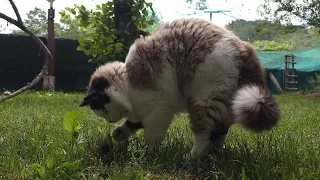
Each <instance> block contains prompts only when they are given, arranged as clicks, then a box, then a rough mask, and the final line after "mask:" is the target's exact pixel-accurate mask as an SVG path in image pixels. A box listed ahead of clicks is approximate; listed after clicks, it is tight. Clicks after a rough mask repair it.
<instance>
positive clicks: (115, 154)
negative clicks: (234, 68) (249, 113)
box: [0, 92, 320, 179]
mask: <svg viewBox="0 0 320 180" xmlns="http://www.w3.org/2000/svg"><path fill="white" fill-rule="evenodd" d="M83 96H84V95H83V94H79V93H78V94H65V93H55V94H52V95H50V94H45V93H36V92H33V93H30V92H29V93H26V94H23V95H20V96H18V97H16V98H13V99H11V100H9V101H7V102H2V103H0V179H29V178H32V179H37V178H39V179H320V131H319V130H320V123H319V122H320V121H319V120H320V100H310V99H305V98H302V97H300V96H299V95H298V94H297V93H294V94H286V95H281V96H276V98H277V100H278V102H279V103H280V105H281V108H282V120H281V122H280V123H279V125H278V126H277V127H276V128H275V129H273V130H272V131H269V132H264V133H262V134H255V133H252V132H250V131H248V130H246V129H244V128H243V127H241V126H239V125H235V126H233V127H232V128H231V130H230V132H229V133H228V136H227V139H226V145H225V147H224V148H223V149H222V150H221V151H219V152H217V153H216V154H213V155H209V156H207V157H204V158H201V159H185V158H184V154H186V153H188V152H189V151H190V149H191V146H192V139H193V136H192V133H191V131H190V127H189V122H188V116H187V115H177V116H176V117H175V121H174V123H173V125H172V126H171V128H170V129H169V132H168V136H167V138H166V140H165V142H164V143H163V145H162V146H161V148H160V149H159V151H158V152H155V153H150V154H145V153H144V151H143V136H142V131H139V132H138V133H137V135H136V136H134V137H131V138H130V139H129V140H128V143H123V144H119V145H116V144H114V145H113V146H112V147H111V146H110V147H108V146H102V145H103V144H105V142H106V141H107V140H106V139H108V137H109V136H108V134H109V132H110V131H111V130H112V129H113V128H114V127H116V124H108V123H107V122H106V121H105V120H103V119H101V118H98V117H97V116H96V115H95V114H94V113H93V112H92V111H91V110H90V109H89V108H79V107H78V104H79V103H80V101H81V100H82V98H83ZM69 112H78V113H81V114H82V115H83V118H79V119H80V120H79V121H78V122H79V124H80V126H77V122H76V121H75V122H76V123H75V126H72V128H73V130H75V131H74V132H73V131H70V132H69V131H67V130H68V125H66V124H64V122H65V123H66V122H68V121H66V120H65V119H68V117H69V119H72V118H76V117H77V116H76V115H75V114H74V115H70V116H67V117H66V118H64V116H65V115H66V114H67V113H69ZM74 120H77V119H74Z"/></svg>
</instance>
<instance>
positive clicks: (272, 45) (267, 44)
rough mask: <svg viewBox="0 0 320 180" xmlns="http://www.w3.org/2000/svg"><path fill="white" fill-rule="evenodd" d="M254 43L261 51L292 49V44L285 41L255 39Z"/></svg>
mask: <svg viewBox="0 0 320 180" xmlns="http://www.w3.org/2000/svg"><path fill="white" fill-rule="evenodd" d="M252 45H253V46H254V47H255V48H256V49H257V50H261V51H290V50H292V46H291V45H290V44H288V43H285V42H282V43H281V42H276V41H268V40H264V41H255V42H253V43H252Z"/></svg>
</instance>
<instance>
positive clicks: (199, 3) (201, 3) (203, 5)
mask: <svg viewBox="0 0 320 180" xmlns="http://www.w3.org/2000/svg"><path fill="white" fill-rule="evenodd" d="M186 2H187V3H188V4H189V9H192V8H194V10H199V11H203V10H205V9H208V5H207V0H186Z"/></svg>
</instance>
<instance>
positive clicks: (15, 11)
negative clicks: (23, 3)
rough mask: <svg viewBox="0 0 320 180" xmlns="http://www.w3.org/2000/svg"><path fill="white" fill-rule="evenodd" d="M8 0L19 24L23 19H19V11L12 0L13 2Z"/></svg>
mask: <svg viewBox="0 0 320 180" xmlns="http://www.w3.org/2000/svg"><path fill="white" fill-rule="evenodd" d="M9 1H10V4H11V6H12V8H13V10H14V13H15V14H16V16H17V20H18V22H19V23H20V24H23V21H22V19H21V16H20V13H19V11H18V8H17V6H16V5H15V4H14V2H13V1H12V0H9Z"/></svg>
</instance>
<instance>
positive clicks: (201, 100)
mask: <svg viewBox="0 0 320 180" xmlns="http://www.w3.org/2000/svg"><path fill="white" fill-rule="evenodd" d="M86 105H89V106H90V107H91V109H92V110H93V111H94V112H95V113H96V114H97V115H98V116H101V117H104V118H105V119H106V120H107V121H109V122H110V123H115V122H117V121H119V120H120V119H122V118H127V119H126V121H125V122H124V123H123V124H122V125H121V126H119V127H117V128H116V129H114V130H113V132H112V137H113V139H114V140H115V141H121V140H124V139H126V138H127V137H129V136H130V135H132V134H134V133H135V132H136V131H137V130H138V129H143V130H144V139H145V142H146V143H147V144H148V145H149V146H150V147H157V145H159V144H160V143H161V141H162V140H163V139H164V137H165V134H166V132H167V129H168V128H169V126H170V123H171V121H172V118H173V115H174V114H176V113H180V112H187V113H189V115H190V124H191V128H192V132H193V133H194V144H193V147H192V150H191V154H192V155H195V156H197V155H204V154H207V153H209V152H210V150H212V149H213V148H214V147H215V146H218V144H221V142H223V141H224V138H225V136H226V134H227V132H228V129H229V128H230V126H231V125H232V124H234V123H240V124H242V125H243V126H244V127H247V128H249V129H251V130H254V131H256V132H261V131H263V130H269V129H271V128H273V127H274V126H275V125H276V124H277V122H278V121H279V119H280V108H279V105H278V104H277V102H276V101H275V99H274V98H273V96H272V95H271V93H270V91H269V90H268V87H267V84H266V79H265V74H264V70H263V68H262V66H261V63H260V61H259V58H258V56H257V54H256V52H255V50H254V49H253V48H252V46H251V45H250V44H249V43H247V42H244V41H241V40H240V39H239V38H238V37H236V36H235V35H234V34H233V33H232V32H230V31H228V30H227V29H225V28H223V27H219V26H217V25H214V24H213V23H211V22H209V21H206V20H201V19H197V18H189V19H178V20H174V21H172V22H171V23H165V24H163V25H162V26H161V27H160V28H159V29H158V30H157V31H155V32H154V33H153V34H151V35H150V36H146V37H141V38H139V39H137V40H136V41H135V42H134V43H133V44H132V46H131V47H130V50H129V52H128V54H127V57H126V59H125V62H124V63H123V62H111V63H106V64H105V65H102V66H100V67H99V68H97V69H96V71H95V72H94V73H93V75H92V77H91V80H90V83H89V89H88V93H87V96H86V97H85V98H84V100H83V102H82V103H81V105H80V106H86Z"/></svg>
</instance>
